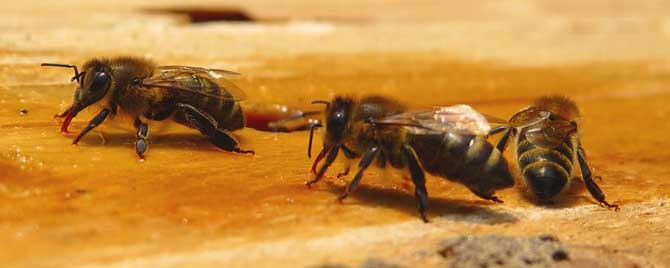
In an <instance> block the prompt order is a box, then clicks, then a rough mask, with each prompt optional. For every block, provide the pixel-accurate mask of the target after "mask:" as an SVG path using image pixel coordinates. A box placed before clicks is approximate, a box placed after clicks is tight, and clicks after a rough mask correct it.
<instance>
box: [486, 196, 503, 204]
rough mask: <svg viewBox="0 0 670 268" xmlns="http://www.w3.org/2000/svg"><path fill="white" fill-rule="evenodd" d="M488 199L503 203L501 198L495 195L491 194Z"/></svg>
mask: <svg viewBox="0 0 670 268" xmlns="http://www.w3.org/2000/svg"><path fill="white" fill-rule="evenodd" d="M489 200H491V201H493V202H495V203H505V201H503V200H502V199H500V198H498V197H497V196H491V197H489Z"/></svg>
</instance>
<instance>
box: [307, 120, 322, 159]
mask: <svg viewBox="0 0 670 268" xmlns="http://www.w3.org/2000/svg"><path fill="white" fill-rule="evenodd" d="M322 126H323V125H321V123H316V124H314V125H312V127H311V128H309V145H307V157H308V158H312V139H313V138H314V130H315V129H317V128H320V127H322Z"/></svg>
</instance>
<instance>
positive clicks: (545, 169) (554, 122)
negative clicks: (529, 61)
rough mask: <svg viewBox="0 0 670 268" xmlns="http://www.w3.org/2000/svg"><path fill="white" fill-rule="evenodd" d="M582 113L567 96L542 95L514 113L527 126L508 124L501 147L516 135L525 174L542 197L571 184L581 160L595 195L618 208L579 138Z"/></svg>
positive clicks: (548, 198)
mask: <svg viewBox="0 0 670 268" xmlns="http://www.w3.org/2000/svg"><path fill="white" fill-rule="evenodd" d="M579 117H580V114H579V108H578V107H577V105H576V104H575V102H573V101H572V100H570V99H568V98H566V97H561V96H549V97H541V98H538V99H537V100H535V102H534V103H533V105H532V106H531V107H529V108H527V109H525V110H523V111H520V112H518V113H517V114H515V115H514V116H512V118H511V119H510V122H511V123H512V124H516V125H523V126H524V127H521V128H507V129H506V132H505V134H504V135H503V137H502V138H501V140H500V142H499V143H498V146H497V147H498V149H499V150H501V151H502V150H504V147H505V146H506V144H507V140H508V139H509V137H510V136H512V135H513V136H515V142H514V144H516V146H515V147H516V151H515V156H516V157H515V158H516V161H517V163H518V166H519V170H520V172H521V178H522V180H523V182H524V184H525V185H526V186H527V187H528V189H529V190H530V192H531V193H532V194H533V195H534V196H535V197H536V198H538V199H539V200H540V201H543V202H544V201H551V199H552V198H554V197H555V196H556V195H558V194H559V193H560V192H562V191H563V190H564V189H565V188H567V186H568V185H570V181H571V180H572V178H573V176H574V175H575V174H574V171H575V168H574V166H575V164H576V163H575V162H577V163H578V164H579V170H580V171H581V174H582V179H583V181H584V184H586V188H587V189H588V191H589V193H590V194H591V196H593V198H595V199H596V200H597V201H598V202H599V203H600V204H602V205H604V206H606V207H609V208H614V209H615V210H618V209H619V207H618V206H617V205H616V204H610V203H608V202H607V201H606V200H605V194H603V192H602V190H600V187H598V185H597V184H596V182H595V181H594V180H593V177H592V175H591V170H590V168H589V165H588V162H587V161H586V154H585V153H584V149H583V148H582V145H581V143H580V141H579V127H578V119H579Z"/></svg>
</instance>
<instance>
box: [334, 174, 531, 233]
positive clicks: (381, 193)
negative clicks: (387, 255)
mask: <svg viewBox="0 0 670 268" xmlns="http://www.w3.org/2000/svg"><path fill="white" fill-rule="evenodd" d="M327 184H328V187H327V190H328V191H329V192H332V193H333V194H334V195H335V196H339V195H340V194H342V193H344V191H345V187H346V185H337V184H335V183H334V182H332V181H328V182H327ZM350 199H354V200H356V201H357V202H360V203H361V204H369V205H371V206H383V207H392V208H396V209H398V210H400V211H403V212H404V213H407V214H410V215H414V216H417V217H418V216H419V212H418V210H417V206H416V200H415V199H414V194H412V193H407V192H404V191H398V190H393V189H383V188H375V187H372V186H369V185H359V186H358V188H357V189H356V192H354V193H352V194H350V195H349V197H348V198H347V199H345V200H344V201H343V202H344V203H345V204H346V202H347V200H350ZM468 203H470V204H472V203H473V202H472V201H469V200H460V199H443V198H435V197H429V205H428V217H429V218H430V217H435V215H436V214H437V215H439V217H440V218H445V219H449V220H453V221H461V222H468V223H478V224H489V225H495V224H502V223H515V222H517V221H518V220H519V219H518V218H517V217H515V216H514V215H512V214H510V213H507V212H504V211H498V210H494V209H491V208H487V207H481V206H476V205H468Z"/></svg>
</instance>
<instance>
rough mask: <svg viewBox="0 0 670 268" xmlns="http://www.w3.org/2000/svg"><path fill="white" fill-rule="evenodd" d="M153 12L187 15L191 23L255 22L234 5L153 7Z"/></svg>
mask: <svg viewBox="0 0 670 268" xmlns="http://www.w3.org/2000/svg"><path fill="white" fill-rule="evenodd" d="M148 11H149V12H152V13H168V14H177V15H185V16H186V17H188V19H189V21H190V22H191V23H205V22H216V21H229V22H254V21H256V19H254V18H253V17H252V16H251V15H249V14H248V13H247V12H246V11H244V10H242V9H239V8H233V7H228V8H227V7H212V8H205V7H184V8H167V9H151V10H148Z"/></svg>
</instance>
